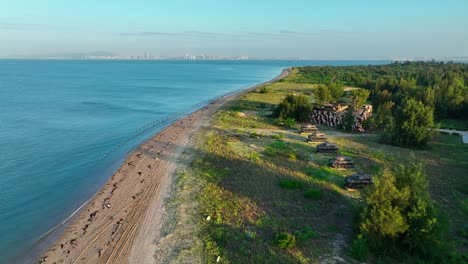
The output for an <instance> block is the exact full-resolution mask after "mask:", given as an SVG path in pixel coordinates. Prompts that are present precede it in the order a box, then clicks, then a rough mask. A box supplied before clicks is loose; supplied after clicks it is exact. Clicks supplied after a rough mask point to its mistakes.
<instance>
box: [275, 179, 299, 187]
mask: <svg viewBox="0 0 468 264" xmlns="http://www.w3.org/2000/svg"><path fill="white" fill-rule="evenodd" d="M280 186H281V188H284V189H301V188H302V187H303V184H302V182H300V181H294V180H281V181H280Z"/></svg>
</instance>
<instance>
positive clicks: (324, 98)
mask: <svg viewBox="0 0 468 264" xmlns="http://www.w3.org/2000/svg"><path fill="white" fill-rule="evenodd" d="M314 95H315V97H314V98H315V102H316V103H318V104H320V105H323V104H325V103H328V102H330V101H331V95H330V90H328V87H327V86H325V85H319V86H318V87H317V89H315V92H314Z"/></svg>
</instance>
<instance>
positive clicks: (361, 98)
mask: <svg viewBox="0 0 468 264" xmlns="http://www.w3.org/2000/svg"><path fill="white" fill-rule="evenodd" d="M352 95H353V99H354V101H355V102H356V103H355V104H356V108H360V107H361V106H363V105H364V104H365V103H366V101H367V98H369V95H370V91H369V90H365V89H357V90H354V91H352Z"/></svg>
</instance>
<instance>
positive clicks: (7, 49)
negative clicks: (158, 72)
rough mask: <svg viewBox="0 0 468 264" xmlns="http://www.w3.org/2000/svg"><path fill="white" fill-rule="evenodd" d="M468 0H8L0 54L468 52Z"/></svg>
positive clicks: (336, 56)
mask: <svg viewBox="0 0 468 264" xmlns="http://www.w3.org/2000/svg"><path fill="white" fill-rule="evenodd" d="M466 10H468V1H457V0H448V1H434V0H433V1H411V2H410V3H408V2H405V1H401V0H398V1H391V2H390V1H388V2H386V3H381V2H378V3H377V2H375V1H363V0H361V1H352V2H351V1H333V4H332V3H330V2H318V1H304V0H298V1H292V2H290V3H287V4H285V3H284V2H280V1H256V2H252V1H245V0H240V1H223V2H217V1H213V0H202V1H196V2H187V1H180V0H179V1H170V2H169V1H146V0H143V1H138V2H135V1H134V2H131V3H123V2H122V1H113V2H107V1H99V2H95V1H90V0H85V1H80V2H73V3H70V2H63V1H58V0H46V1H31V0H19V1H14V2H13V1H1V2H0V37H1V39H2V40H3V41H2V42H0V57H11V56H13V57H32V58H34V57H47V56H50V57H54V56H63V57H67V56H70V55H73V54H89V53H94V52H96V51H103V52H104V53H108V54H112V55H114V54H115V55H118V56H142V55H143V54H145V53H148V54H151V55H152V56H160V57H163V58H168V57H179V56H182V55H184V54H186V53H188V54H191V55H208V56H217V57H219V56H249V57H251V58H257V59H291V58H294V59H311V60H388V59H450V58H454V57H465V58H466V57H467V56H468V29H467V28H466V27H465V25H467V24H468V16H467V15H466V14H465V12H466Z"/></svg>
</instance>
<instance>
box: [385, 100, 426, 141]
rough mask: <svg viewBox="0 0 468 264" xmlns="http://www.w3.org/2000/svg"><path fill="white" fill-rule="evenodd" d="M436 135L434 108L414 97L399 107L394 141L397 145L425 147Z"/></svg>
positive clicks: (393, 135)
mask: <svg viewBox="0 0 468 264" xmlns="http://www.w3.org/2000/svg"><path fill="white" fill-rule="evenodd" d="M433 135H434V118H433V114H432V109H431V108H430V107H428V106H425V105H424V104H423V103H422V102H418V101H415V100H414V99H409V100H405V101H404V102H403V105H402V106H401V107H399V108H398V111H397V116H396V118H395V127H394V129H393V134H392V137H393V138H392V141H393V143H394V144H395V145H399V146H410V147H425V146H426V145H427V143H428V142H429V140H430V139H431V137H432V136H433Z"/></svg>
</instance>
